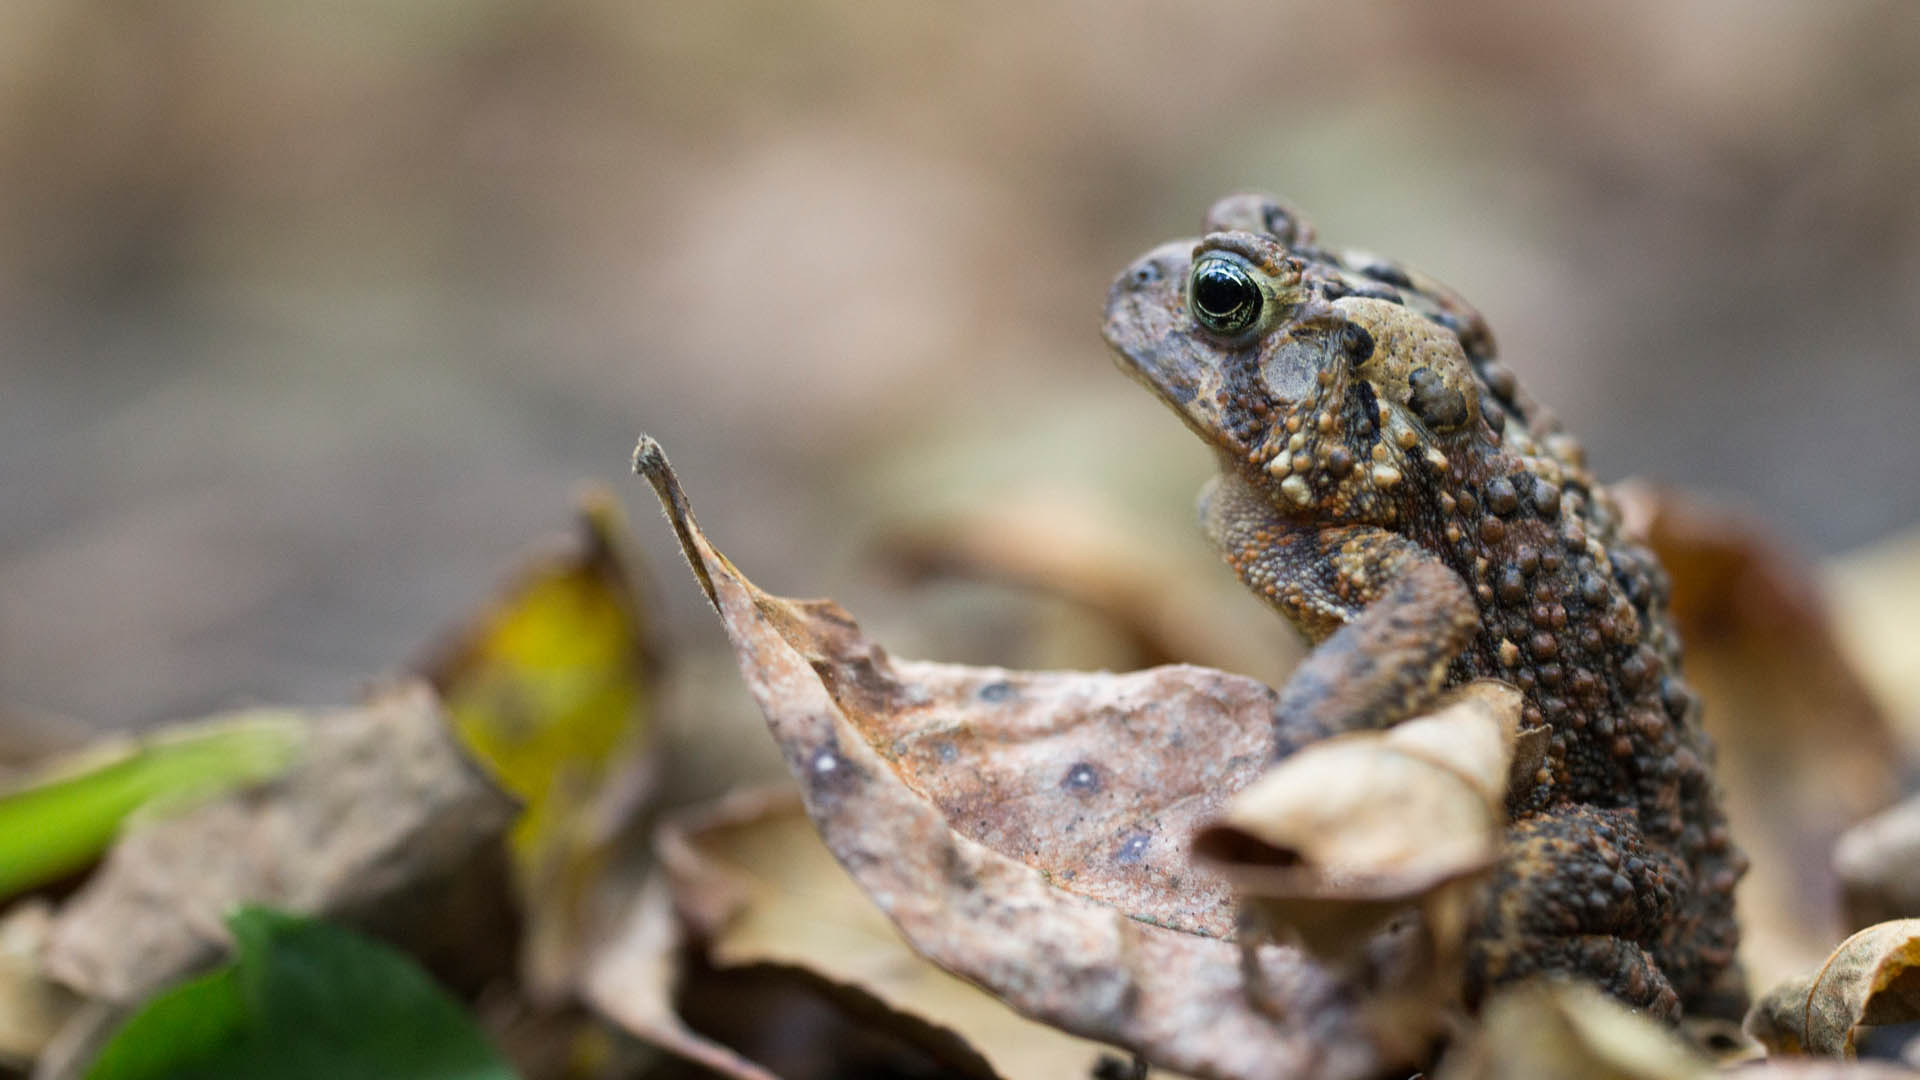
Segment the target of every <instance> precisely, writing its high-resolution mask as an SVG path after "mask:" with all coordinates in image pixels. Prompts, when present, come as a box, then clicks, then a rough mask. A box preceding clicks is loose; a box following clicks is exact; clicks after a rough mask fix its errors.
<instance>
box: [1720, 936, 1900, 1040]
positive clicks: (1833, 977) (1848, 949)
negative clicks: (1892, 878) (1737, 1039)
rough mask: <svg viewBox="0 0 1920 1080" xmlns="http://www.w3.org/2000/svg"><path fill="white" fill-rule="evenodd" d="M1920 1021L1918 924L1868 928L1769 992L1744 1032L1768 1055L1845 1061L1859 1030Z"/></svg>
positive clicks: (1754, 1010) (1748, 1019)
mask: <svg viewBox="0 0 1920 1080" xmlns="http://www.w3.org/2000/svg"><path fill="white" fill-rule="evenodd" d="M1916 1020H1920V919H1900V920H1896V921H1894V922H1886V923H1881V924H1879V925H1878V926H1870V927H1868V928H1867V929H1865V930H1862V931H1860V932H1859V933H1857V934H1855V935H1853V936H1852V937H1850V938H1848V939H1847V940H1845V941H1843V942H1841V943H1840V947H1839V948H1837V949H1835V950H1833V955H1831V956H1829V957H1827V961H1826V963H1825V964H1822V965H1821V966H1820V967H1819V968H1818V969H1816V970H1815V971H1813V972H1812V973H1811V974H1808V975H1803V976H1800V977H1799V978H1794V979H1789V980H1787V981H1786V982H1783V983H1781V984H1780V985H1778V986H1775V987H1774V988H1773V989H1772V990H1769V991H1768V992H1767V993H1766V995H1765V996H1764V997H1762V998H1761V999H1760V1000H1759V1001H1757V1002H1755V1003H1754V1006H1753V1009H1752V1010H1751V1011H1750V1012H1748V1013H1747V1020H1746V1029H1747V1032H1748V1033H1749V1034H1751V1035H1752V1036H1753V1037H1754V1038H1756V1039H1759V1040H1760V1042H1761V1043H1763V1044H1764V1045H1765V1046H1766V1047H1767V1049H1768V1051H1769V1052H1771V1053H1776V1054H1819V1055H1826V1056H1830V1057H1847V1058H1851V1057H1852V1056H1853V1054H1854V1039H1855V1037H1856V1036H1857V1034H1858V1033H1859V1029H1860V1028H1861V1027H1875V1026H1880V1025H1885V1024H1904V1023H1911V1022H1913V1021H1916Z"/></svg>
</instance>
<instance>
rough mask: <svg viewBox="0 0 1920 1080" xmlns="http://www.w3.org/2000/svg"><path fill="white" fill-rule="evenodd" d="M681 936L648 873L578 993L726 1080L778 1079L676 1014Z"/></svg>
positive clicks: (668, 901) (664, 893) (667, 899)
mask: <svg viewBox="0 0 1920 1080" xmlns="http://www.w3.org/2000/svg"><path fill="white" fill-rule="evenodd" d="M684 937H685V935H684V934H683V932H682V930H681V927H680V924H679V921H678V919H676V918H675V916H674V912H673V897H672V895H671V894H670V893H669V892H668V889H667V882H666V879H665V878H663V877H659V876H657V875H656V876H654V877H652V878H649V879H648V881H647V882H646V884H644V885H643V886H641V889H640V892H639V894H638V895H637V896H636V897H635V898H634V902H633V905H632V907H631V908H630V909H629V910H628V912H627V914H626V917H625V919H624V920H623V921H622V922H621V924H620V926H619V927H618V928H617V929H616V930H615V931H614V932H613V933H611V934H610V935H608V937H607V940H606V941H605V942H603V943H602V944H601V947H600V949H599V950H598V951H597V952H596V953H595V955H594V957H593V959H592V961H591V962H590V963H589V964H588V965H587V969H586V971H585V973H584V974H583V976H582V979H581V986H580V992H581V995H582V996H583V997H584V998H585V999H586V1001H587V1003H588V1004H589V1005H591V1006H593V1008H595V1009H597V1010H598V1011H599V1012H600V1014H601V1015H603V1016H605V1017H607V1018H608V1019H610V1020H612V1021H613V1022H614V1023H617V1024H619V1025H620V1026H621V1027H623V1028H625V1029H626V1030H628V1031H629V1032H632V1033H633V1034H634V1035H637V1036H639V1037H640V1038H642V1039H645V1040H646V1041H647V1042H649V1043H652V1044H653V1045H655V1046H658V1047H660V1048H661V1049H663V1050H668V1051H671V1052H673V1053H675V1054H678V1055H680V1056H681V1057H683V1058H685V1059H686V1060H688V1061H691V1062H694V1063H696V1064H698V1065H701V1066H703V1067H705V1068H707V1069H710V1070H712V1071H713V1072H716V1073H718V1074H720V1075H721V1076H724V1077H728V1078H730V1080H778V1078H777V1077H775V1076H774V1075H773V1074H772V1073H770V1072H768V1071H767V1070H765V1069H763V1068H761V1067H760V1066H758V1065H755V1064H754V1063H753V1062H751V1061H748V1060H747V1059H746V1058H744V1057H741V1056H740V1055H739V1054H736V1053H734V1052H733V1051H732V1050H730V1049H728V1048H726V1047H724V1046H721V1045H720V1044H719V1043H716V1042H714V1041H713V1040H711V1039H708V1038H705V1037H703V1036H701V1035H700V1034H698V1033H696V1032H694V1031H693V1030H692V1029H690V1028H688V1027H687V1025H686V1023H685V1022H683V1021H682V1020H681V1019H680V1015H679V1013H678V1012H677V1011H676V1010H675V1009H674V1003H673V996H674V991H675V988H676V987H677V986H678V984H679V982H680V977H681V971H680V962H679V956H680V951H681V946H682V944H683V939H684Z"/></svg>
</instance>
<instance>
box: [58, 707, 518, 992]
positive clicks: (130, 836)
mask: <svg viewBox="0 0 1920 1080" xmlns="http://www.w3.org/2000/svg"><path fill="white" fill-rule="evenodd" d="M515 809H516V808H515V806H514V804H513V802H512V800H511V799H509V798H507V797H506V796H505V795H503V794H502V793H501V792H500V791H499V790H498V789H496V788H495V787H494V786H493V784H492V783H491V782H490V781H488V780H487V778H486V777H485V776H483V775H482V774H481V773H480V771H479V770H478V769H477V768H475V767H474V765H473V764H472V763H471V762H470V761H468V759H467V758H466V756H465V755H464V754H462V753H461V751H460V748H459V746H458V745H457V744H456V742H455V740H454V738H453V735H452V732H450V731H449V730H448V729H447V725H446V721H445V719H444V717H443V716H442V715H441V712H440V709H439V707H438V705H437V703H436V702H435V700H434V697H433V694H432V691H431V690H428V689H427V688H426V687H425V686H422V685H408V686H401V687H396V688H394V689H392V690H390V691H389V692H387V693H386V694H384V695H382V696H381V697H379V698H378V699H376V700H375V701H374V702H373V703H371V704H370V705H368V706H366V707H365V708H362V709H358V710H353V711H350V712H344V713H340V714H338V715H332V716H323V717H317V718H315V720H314V721H313V723H312V733H311V735H310V737H309V738H308V740H307V742H306V745H305V748H304V750H303V751H302V756H301V759H300V761H299V763H298V764H296V765H295V766H294V767H293V768H292V769H291V770H290V771H289V772H287V773H286V774H285V775H283V776H281V777H279V778H278V779H276V780H274V781H273V782H271V783H270V784H267V785H265V786H263V787H261V788H259V789H257V790H253V791H248V792H244V793H236V794H231V795H227V796H224V797H221V798H219V799H216V800H214V801H211V802H208V803H205V804H202V805H199V806H195V807H193V808H192V809H189V810H186V811H184V812H182V813H180V814H178V815H176V816H172V817H165V818H161V819H158V820H152V821H148V822H145V823H143V824H142V825H140V826H139V827H137V828H135V829H133V830H132V831H131V832H129V833H127V834H126V835H125V836H124V837H122V838H121V840H120V841H119V842H118V843H117V844H116V845H115V846H114V848H113V850H112V852H111V853H110V854H109V855H108V856H107V858H106V861H105V862H104V863H103V864H102V865H101V867H100V869H99V870H98V871H97V872H96V873H95V874H94V876H93V878H92V879H91V880H90V881H88V883H87V884H86V886H85V887H84V888H83V889H82V890H81V891H80V892H79V893H78V894H76V895H75V896H74V897H73V898H72V899H71V900H69V901H68V902H67V904H66V905H65V906H64V907H63V908H62V909H61V911H60V913H59V915H58V917H57V918H56V920H55V923H54V926H53V928H52V931H51V933H50V935H49V938H48V942H47V947H46V951H45V965H46V970H47V972H48V973H49V974H50V975H51V976H53V977H54V978H56V979H58V980H60V981H61V982H63V983H65V984H66V985H68V986H70V987H72V988H74V989H76V990H78V991H80V992H81V993H84V994H86V995H87V996H89V997H93V998H99V999H104V1000H106V1001H110V1002H117V1003H128V1002H132V1001H135V1000H137V999H139V998H141V997H144V996H145V995H146V994H148V993H150V992H152V991H153V990H155V989H156V988H158V987H160V986H162V985H164V984H166V983H168V982H170V981H172V980H173V979H175V978H178V977H179V976H181V975H182V974H184V973H186V972H187V971H189V970H192V969H194V968H196V967H198V966H200V965H202V964H204V963H206V962H208V961H210V960H212V959H213V958H214V957H216V956H218V955H219V954H220V952H221V951H222V950H223V949H224V948H225V947H226V942H227V937H226V931H225V929H224V925H223V919H224V917H225V915H226V914H227V912H228V910H229V909H230V908H232V907H233V906H234V905H235V904H237V903H240V902H242V901H257V902H262V903H268V904H272V905H274V906H277V907H281V908H285V909H287V910H289V911H295V912H301V913H320V914H326V915H330V916H334V917H338V918H342V919H345V920H348V921H351V922H355V923H358V924H359V925H362V926H366V927H369V928H371V929H374V930H375V931H376V932H379V933H381V934H382V935H383V936H386V937H388V938H389V939H391V940H395V941H399V942H403V943H405V944H406V945H407V946H408V948H409V949H410V950H411V951H413V952H415V953H416V954H417V955H419V956H421V958H422V960H423V961H424V962H426V963H427V964H428V966H429V967H431V968H433V969H434V970H435V972H436V974H439V975H440V976H441V977H442V978H443V979H446V980H448V981H449V982H451V983H453V984H455V985H456V986H468V987H471V986H473V985H476V984H477V983H478V982H480V981H481V980H484V979H488V978H492V977H495V976H497V975H498V974H500V973H501V969H502V965H501V963H500V960H501V959H502V955H501V948H502V947H503V946H504V948H505V949H506V950H507V956H508V957H510V955H511V953H510V950H511V944H510V933H509V927H510V925H511V917H512V916H511V912H510V911H508V910H507V908H506V904H505V902H504V896H505V877H504V874H505V869H506V867H505V858H504V848H503V846H502V845H501V843H500V841H501V837H502V836H503V835H504V834H505V832H506V829H507V826H508V825H509V824H510V823H511V822H512V820H513V815H514V812H515ZM496 939H505V940H496Z"/></svg>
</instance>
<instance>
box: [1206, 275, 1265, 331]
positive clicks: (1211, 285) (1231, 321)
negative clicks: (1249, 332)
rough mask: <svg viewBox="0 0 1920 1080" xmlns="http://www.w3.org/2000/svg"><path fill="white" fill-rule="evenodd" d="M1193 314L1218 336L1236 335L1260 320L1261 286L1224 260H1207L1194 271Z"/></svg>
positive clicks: (1250, 276) (1251, 277)
mask: <svg viewBox="0 0 1920 1080" xmlns="http://www.w3.org/2000/svg"><path fill="white" fill-rule="evenodd" d="M1191 292H1192V297H1193V314H1194V317H1195V318H1196V319H1198V320H1200V323H1201V325H1203V326H1205V327H1206V328H1207V329H1209V330H1212V331H1214V332H1215V333H1219V334H1235V333H1239V332H1240V331H1242V330H1245V329H1246V328H1247V327H1249V326H1252V325H1253V321H1254V320H1255V319H1257V318H1259V317H1260V303H1261V298H1260V286H1259V285H1257V284H1255V282H1254V280H1253V276H1252V275H1251V274H1248V273H1247V272H1246V270H1244V269H1242V268H1241V267H1239V266H1236V265H1235V264H1233V263H1231V262H1228V261H1227V260H1225V259H1210V260H1208V261H1206V262H1203V263H1201V264H1200V265H1199V266H1196V267H1194V270H1193V286H1192V290H1191Z"/></svg>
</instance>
